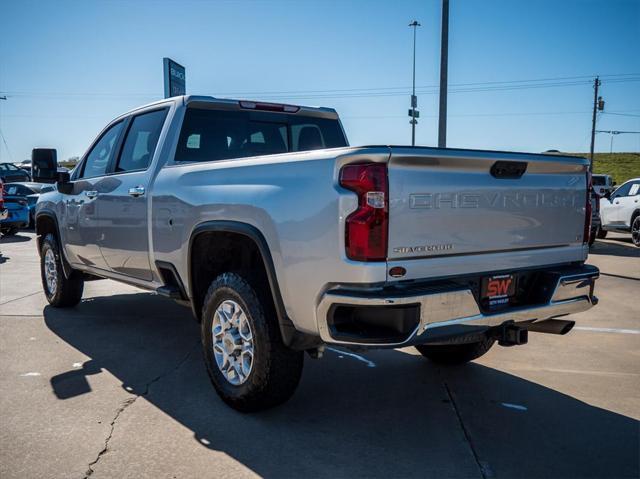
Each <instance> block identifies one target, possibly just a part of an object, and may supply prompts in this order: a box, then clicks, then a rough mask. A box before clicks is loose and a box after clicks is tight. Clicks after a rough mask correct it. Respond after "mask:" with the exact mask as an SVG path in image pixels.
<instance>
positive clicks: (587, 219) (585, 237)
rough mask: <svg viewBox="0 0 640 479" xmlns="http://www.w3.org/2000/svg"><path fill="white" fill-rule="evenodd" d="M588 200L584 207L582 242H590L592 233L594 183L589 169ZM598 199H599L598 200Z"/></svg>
mask: <svg viewBox="0 0 640 479" xmlns="http://www.w3.org/2000/svg"><path fill="white" fill-rule="evenodd" d="M586 180H587V202H586V204H585V208H584V232H583V234H582V242H583V243H588V242H589V236H590V235H591V213H592V211H591V195H592V192H593V184H592V183H591V172H590V171H587V178H586ZM596 201H597V200H596Z"/></svg>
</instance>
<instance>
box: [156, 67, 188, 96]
mask: <svg viewBox="0 0 640 479" xmlns="http://www.w3.org/2000/svg"><path fill="white" fill-rule="evenodd" d="M162 63H163V65H164V97H165V98H169V97H172V96H180V95H185V94H186V93H187V81H186V77H185V70H184V67H183V66H182V65H180V64H179V63H176V62H174V61H173V60H172V59H171V58H163V59H162Z"/></svg>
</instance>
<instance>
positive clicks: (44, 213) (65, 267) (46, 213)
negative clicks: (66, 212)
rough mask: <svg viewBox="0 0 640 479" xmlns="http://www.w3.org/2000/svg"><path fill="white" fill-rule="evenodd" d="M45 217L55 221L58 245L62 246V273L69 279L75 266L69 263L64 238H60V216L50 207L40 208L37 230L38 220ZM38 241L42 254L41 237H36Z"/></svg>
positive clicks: (36, 218)
mask: <svg viewBox="0 0 640 479" xmlns="http://www.w3.org/2000/svg"><path fill="white" fill-rule="evenodd" d="M43 217H47V218H49V219H51V220H52V221H53V223H54V224H55V231H54V234H55V235H56V239H57V240H58V247H59V248H60V259H61V261H60V262H61V263H62V273H63V274H64V277H65V278H67V279H69V277H70V276H71V274H72V273H73V268H71V265H70V264H69V261H68V260H67V256H66V253H65V252H64V246H63V244H62V240H61V239H60V225H59V224H58V218H57V217H56V215H55V213H54V212H53V211H51V210H49V209H45V210H40V211H38V212H37V213H36V215H35V229H36V232H37V231H38V221H39V220H40V219H41V218H43ZM36 241H37V245H38V255H39V254H40V241H41V240H40V238H37V239H36Z"/></svg>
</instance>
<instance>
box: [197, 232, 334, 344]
mask: <svg viewBox="0 0 640 479" xmlns="http://www.w3.org/2000/svg"><path fill="white" fill-rule="evenodd" d="M204 232H225V233H236V234H241V235H244V236H247V237H248V238H249V239H251V240H252V241H253V242H254V243H255V244H256V246H257V247H258V251H259V252H260V256H261V257H262V262H263V264H264V268H265V271H266V272H267V279H268V281H269V289H270V290H271V295H272V297H273V304H274V305H275V310H276V315H277V317H278V325H279V326H280V334H281V335H282V341H283V342H284V344H285V345H287V346H288V347H290V348H292V349H298V350H301V349H312V348H314V347H318V346H319V345H320V344H321V341H320V338H319V337H316V336H312V335H309V334H305V333H301V332H300V331H298V330H297V329H296V327H295V326H294V324H293V321H291V319H290V318H289V317H288V316H287V310H286V308H285V307H284V302H283V300H282V294H281V293H280V286H279V285H278V279H277V277H276V270H275V266H274V264H273V258H272V257H271V250H270V249H269V245H268V244H267V241H266V239H265V238H264V235H263V234H262V233H261V232H260V230H258V228H256V227H255V226H253V225H250V224H248V223H242V222H240V221H228V220H213V221H205V222H203V223H199V224H198V225H196V227H195V228H194V229H193V230H192V231H191V236H190V237H189V250H188V262H187V265H188V266H187V275H188V278H187V279H188V283H187V284H188V287H189V294H190V295H191V296H192V297H193V277H192V268H191V257H192V245H193V242H194V240H195V238H196V237H197V236H198V235H200V234H201V233H204ZM191 305H192V309H193V312H194V314H195V315H196V317H197V316H198V314H197V311H195V304H194V301H193V300H192V301H191Z"/></svg>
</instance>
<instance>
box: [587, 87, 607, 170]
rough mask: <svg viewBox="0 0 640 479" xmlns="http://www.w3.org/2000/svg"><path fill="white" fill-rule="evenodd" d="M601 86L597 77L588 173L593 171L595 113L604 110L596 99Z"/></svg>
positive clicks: (602, 102)
mask: <svg viewBox="0 0 640 479" xmlns="http://www.w3.org/2000/svg"><path fill="white" fill-rule="evenodd" d="M600 85H602V82H601V81H600V78H599V77H595V79H594V80H593V90H594V91H593V116H592V117H591V148H590V149H589V171H593V150H594V147H595V142H596V113H597V112H598V111H602V110H604V101H601V100H602V98H598V88H599V87H600Z"/></svg>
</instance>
